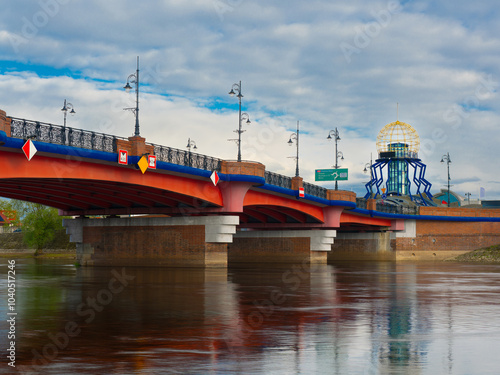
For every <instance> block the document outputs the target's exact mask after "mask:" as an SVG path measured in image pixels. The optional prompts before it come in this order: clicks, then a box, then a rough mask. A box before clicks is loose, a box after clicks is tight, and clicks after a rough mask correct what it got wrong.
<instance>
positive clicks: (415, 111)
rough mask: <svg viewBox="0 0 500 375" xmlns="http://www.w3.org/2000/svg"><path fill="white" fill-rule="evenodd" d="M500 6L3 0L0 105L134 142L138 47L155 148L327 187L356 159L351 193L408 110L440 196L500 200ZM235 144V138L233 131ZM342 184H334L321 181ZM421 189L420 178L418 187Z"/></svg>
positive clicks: (144, 106)
mask: <svg viewBox="0 0 500 375" xmlns="http://www.w3.org/2000/svg"><path fill="white" fill-rule="evenodd" d="M499 13H500V10H499V7H498V3H497V2H496V1H493V0H484V1H482V0H479V1H476V2H470V1H462V0H459V1H456V0H455V1H452V0H442V1H439V2H437V1H430V0H426V1H417V0H416V1H395V0H389V1H387V0H382V1H378V0H351V1H348V2H347V1H327V0H311V1H298V0H288V1H277V0H265V1H264V0H190V1H187V0H156V1H150V0H145V1H132V0H121V1H118V0H106V1H98V0H38V1H35V0H4V1H3V2H2V12H1V13H0V109H2V110H4V111H6V112H7V115H8V116H12V117H19V118H25V119H30V120H37V121H42V122H47V123H53V124H60V125H62V123H63V112H62V111H61V108H62V106H63V103H64V100H65V99H66V100H67V101H68V102H70V103H71V104H72V105H73V107H74V110H75V112H76V113H75V115H73V116H69V115H68V118H67V125H68V126H71V127H75V128H83V129H88V130H93V131H99V132H103V133H108V134H114V135H118V136H124V137H128V136H132V135H133V133H134V125H135V120H134V116H133V114H132V113H131V112H130V111H124V110H123V108H126V107H133V106H135V95H134V93H133V92H132V93H126V92H125V90H123V86H124V85H125V83H126V82H127V78H128V77H129V75H130V74H133V73H135V71H136V68H137V66H136V65H137V57H138V56H139V59H140V60H139V61H140V62H139V64H140V66H139V69H140V75H139V81H140V86H139V87H140V100H139V101H140V111H139V113H140V134H141V136H143V137H145V138H146V141H147V142H151V143H155V144H160V145H165V146H170V147H175V148H179V149H186V144H187V142H188V139H191V140H193V141H194V142H195V143H196V146H197V151H198V152H199V153H201V154H206V155H210V156H214V157H218V158H222V159H227V160H230V159H232V160H234V159H236V157H237V144H236V142H233V141H230V140H229V139H235V138H237V133H235V130H236V129H237V128H238V99H237V98H236V97H231V96H230V95H228V92H229V91H230V90H231V88H232V87H233V84H235V83H239V82H240V81H241V93H242V95H243V98H242V111H243V112H246V113H248V115H249V117H250V121H251V123H250V124H248V125H247V124H243V129H244V130H245V132H244V133H243V134H242V142H241V153H242V159H243V160H251V161H257V162H261V163H263V164H264V165H265V166H266V169H267V170H268V171H272V172H276V173H281V174H285V175H288V176H294V175H295V159H294V156H295V155H296V147H295V145H292V147H290V146H289V145H288V140H289V139H290V136H291V134H292V133H294V132H296V127H297V121H299V168H300V175H301V177H303V178H304V180H305V181H307V182H310V183H315V181H314V179H315V173H314V171H315V169H324V168H332V167H333V166H334V165H335V148H334V147H335V144H334V142H332V141H328V140H327V136H328V134H329V133H330V131H332V130H335V129H337V130H338V132H339V135H340V138H341V139H340V141H339V142H338V151H340V152H341V153H342V155H343V157H344V160H340V159H339V160H338V165H339V166H341V167H342V168H348V170H349V179H348V181H340V182H339V189H345V190H352V191H355V192H356V193H357V194H358V195H363V194H365V193H366V190H365V187H364V184H366V183H367V182H368V180H369V173H363V170H364V168H365V166H366V164H367V163H370V158H372V160H373V161H375V160H376V159H377V158H378V154H377V148H376V140H377V135H378V134H379V132H380V130H382V128H383V127H384V126H385V125H386V124H388V123H391V122H394V121H396V120H399V121H402V122H405V123H407V124H409V125H411V126H412V127H413V128H414V129H415V130H416V131H417V133H418V135H419V138H420V151H419V157H420V159H421V160H422V162H423V163H424V164H426V165H427V170H426V175H425V177H426V179H427V180H428V181H430V182H431V183H432V189H431V192H432V193H438V192H439V191H440V189H445V188H446V184H447V165H446V163H444V164H442V163H440V160H441V158H442V156H443V155H445V154H447V153H449V155H450V160H451V163H450V164H449V167H450V178H451V185H452V190H453V191H455V192H456V193H458V194H459V195H462V196H464V195H465V194H466V193H470V194H471V199H477V198H478V197H479V191H480V188H483V189H484V191H485V197H484V199H500V163H498V159H499V158H498V156H497V154H496V152H497V150H498V149H499V148H500V147H499V146H500V132H499V125H500V101H499V96H500V94H499V87H500V71H499V69H500V64H499V62H500V23H499V22H498V19H499ZM228 140H229V141H228ZM318 184H319V185H322V186H324V187H327V188H332V187H333V183H332V182H326V183H325V182H318ZM412 189H413V190H414V189H415V188H414V187H413V186H412Z"/></svg>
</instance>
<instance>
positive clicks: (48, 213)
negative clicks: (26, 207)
mask: <svg viewBox="0 0 500 375" xmlns="http://www.w3.org/2000/svg"><path fill="white" fill-rule="evenodd" d="M23 224H24V226H23V231H24V241H25V242H26V243H27V244H28V245H29V246H33V247H35V248H36V252H35V255H38V254H40V253H41V252H42V248H43V247H44V246H45V244H47V243H48V242H50V241H52V240H53V239H54V236H55V233H56V231H58V230H60V229H63V226H62V217H60V216H59V215H58V212H57V209H55V208H52V207H47V206H43V205H41V204H36V206H34V207H32V209H31V210H30V212H28V213H27V214H26V216H25V217H24V220H23Z"/></svg>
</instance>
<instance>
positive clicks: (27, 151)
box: [22, 139, 37, 160]
mask: <svg viewBox="0 0 500 375" xmlns="http://www.w3.org/2000/svg"><path fill="white" fill-rule="evenodd" d="M22 149H23V152H24V155H26V157H27V158H28V160H31V158H32V157H33V156H35V154H36V152H37V149H36V147H35V145H34V144H33V142H32V141H31V139H28V140H27V141H26V143H25V144H24V145H23V147H22Z"/></svg>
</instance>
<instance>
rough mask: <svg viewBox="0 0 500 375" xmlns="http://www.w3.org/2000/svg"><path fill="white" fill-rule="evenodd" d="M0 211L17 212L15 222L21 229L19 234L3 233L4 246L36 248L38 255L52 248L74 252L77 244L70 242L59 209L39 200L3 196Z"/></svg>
mask: <svg viewBox="0 0 500 375" xmlns="http://www.w3.org/2000/svg"><path fill="white" fill-rule="evenodd" d="M0 210H7V211H15V212H16V213H17V215H16V219H15V222H14V223H13V225H15V226H17V227H18V228H20V229H21V231H20V232H18V233H4V234H2V235H1V236H0V249H4V250H12V252H15V251H16V250H19V252H20V253H25V254H26V252H25V251H24V250H29V249H34V250H35V255H36V256H39V255H42V254H43V253H44V252H53V251H51V250H58V251H57V252H58V253H59V252H60V251H61V250H67V251H68V252H70V253H71V252H74V249H75V247H74V244H71V243H70V242H69V238H68V235H66V232H65V230H64V228H63V225H62V219H63V217H61V216H59V214H58V211H57V209H55V208H53V207H47V206H44V205H41V204H37V203H31V202H24V201H19V200H14V199H1V200H0Z"/></svg>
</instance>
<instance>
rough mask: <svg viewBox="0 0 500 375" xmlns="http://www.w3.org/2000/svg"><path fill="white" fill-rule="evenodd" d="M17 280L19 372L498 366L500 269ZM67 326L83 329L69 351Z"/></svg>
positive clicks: (21, 271)
mask: <svg viewBox="0 0 500 375" xmlns="http://www.w3.org/2000/svg"><path fill="white" fill-rule="evenodd" d="M0 270H1V275H2V278H1V280H6V273H7V268H6V265H5V264H2V266H1V267H0ZM17 274H18V275H19V282H18V285H19V287H18V288H19V290H18V292H19V300H18V304H17V309H18V311H19V312H20V314H19V319H18V330H19V337H18V338H17V344H16V345H17V365H18V366H25V367H24V368H25V369H29V368H32V366H33V365H34V367H33V369H34V370H36V371H39V372H40V373H44V374H67V373H73V374H90V373H102V374H103V373H108V374H118V373H119V374H156V373H182V374H211V373H214V374H219V373H230V374H234V373H252V374H262V375H264V374H271V373H272V374H287V375H288V374H299V373H302V374H347V373H348V374H379V373H380V374H382V373H384V374H385V373H421V374H431V373H432V374H434V373H441V374H443V373H450V374H451V373H471V372H473V373H484V374H486V373H495V371H497V369H498V364H499V362H498V354H497V346H496V344H497V343H498V340H499V339H500V290H499V289H498V285H499V282H500V266H475V265H459V264H453V263H447V264H418V265H417V264H409V263H407V264H395V263H386V262H382V263H364V264H363V263H361V264H360V263H358V264H356V265H354V264H349V263H343V264H335V265H313V266H312V268H311V266H309V265H300V264H297V265H275V266H273V267H267V268H262V267H260V268H257V267H255V266H251V267H241V268H237V269H235V268H230V269H229V270H226V269H218V270H213V269H211V270H210V269H207V270H202V269H166V268H150V267H149V268H141V267H131V268H125V269H120V268H117V269H113V268H107V267H95V268H79V269H75V268H74V267H73V266H71V265H68V264H59V265H57V264H46V263H45V264H44V263H40V261H38V262H34V261H32V260H26V261H24V262H21V261H18V267H17ZM6 293H7V290H6V288H1V289H0V299H1V300H5V298H6ZM1 308H2V309H5V306H3V307H1ZM68 322H70V323H73V324H75V326H76V327H77V328H78V330H79V332H78V334H77V335H74V336H72V337H68V338H67V340H66V338H65V336H64V333H65V332H66V329H67V326H68ZM56 344H57V345H58V346H56ZM28 366H29V368H28ZM21 368H22V367H21ZM2 371H5V367H4V368H2V369H0V373H2Z"/></svg>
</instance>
